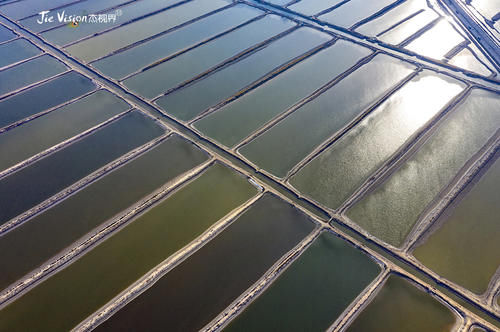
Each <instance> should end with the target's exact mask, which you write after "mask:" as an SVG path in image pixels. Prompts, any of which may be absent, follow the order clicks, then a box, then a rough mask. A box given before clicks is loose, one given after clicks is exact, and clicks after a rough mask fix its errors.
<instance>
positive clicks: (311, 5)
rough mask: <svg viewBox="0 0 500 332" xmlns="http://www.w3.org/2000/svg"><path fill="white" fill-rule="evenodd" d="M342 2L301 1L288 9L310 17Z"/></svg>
mask: <svg viewBox="0 0 500 332" xmlns="http://www.w3.org/2000/svg"><path fill="white" fill-rule="evenodd" d="M343 1H344V0H301V1H299V2H297V3H294V4H292V5H290V6H288V8H289V9H291V10H293V11H296V12H299V13H301V14H304V15H307V16H312V15H314V14H318V13H319V12H322V11H323V10H326V9H328V8H331V7H334V6H337V5H338V4H340V3H341V2H343Z"/></svg>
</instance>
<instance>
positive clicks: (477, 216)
mask: <svg viewBox="0 0 500 332" xmlns="http://www.w3.org/2000/svg"><path fill="white" fill-rule="evenodd" d="M499 155H500V154H498V155H497V158H498V156H499ZM470 187H471V188H469V189H470V192H469V193H467V194H466V195H465V197H460V198H458V199H457V202H456V203H455V205H454V206H452V207H450V208H449V209H448V210H447V211H446V212H445V214H443V216H442V217H441V220H440V222H442V223H444V224H443V225H442V226H441V227H440V228H439V229H437V230H436V231H435V232H434V233H433V234H432V235H431V236H430V238H429V239H427V241H425V242H424V243H423V244H422V245H420V246H419V247H417V248H416V249H415V251H414V252H413V255H414V256H415V257H416V258H417V259H418V260H420V261H421V262H422V263H424V264H425V265H426V266H428V267H429V268H431V269H432V270H433V271H435V272H437V273H438V274H439V275H440V276H443V277H445V278H447V279H449V280H451V281H453V282H455V283H457V284H459V285H461V286H464V287H465V288H467V289H469V290H471V291H473V292H475V293H478V294H482V293H484V292H485V291H486V289H487V288H488V284H489V283H490V280H491V278H492V277H493V275H494V274H495V272H496V271H497V269H498V267H499V266H500V255H499V254H498V253H499V252H500V241H499V239H500V222H498V216H499V215H500V206H499V204H498V188H500V160H498V159H497V161H496V162H495V163H494V164H493V165H492V166H491V167H490V168H489V169H488V171H487V173H486V174H484V175H483V176H482V178H481V179H480V180H479V182H478V183H477V184H473V185H471V186H470ZM460 199H462V200H460Z"/></svg>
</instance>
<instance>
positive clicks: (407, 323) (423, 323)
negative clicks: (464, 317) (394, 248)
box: [347, 275, 456, 332]
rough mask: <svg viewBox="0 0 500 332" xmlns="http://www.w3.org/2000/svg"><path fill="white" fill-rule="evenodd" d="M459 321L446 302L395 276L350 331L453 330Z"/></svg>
mask: <svg viewBox="0 0 500 332" xmlns="http://www.w3.org/2000/svg"><path fill="white" fill-rule="evenodd" d="M424 317H425V319H424ZM455 322H456V317H455V315H454V313H453V312H452V311H451V310H450V309H449V308H448V307H446V306H445V305H444V304H442V303H441V302H439V301H438V300H436V299H434V298H433V297H432V296H431V295H429V294H428V293H426V292H424V291H423V290H421V289H419V288H417V287H416V286H414V285H413V284H412V283H410V282H409V281H408V280H407V279H405V278H403V277H400V276H396V275H391V276H390V277H389V279H387V281H386V282H385V284H384V286H383V287H382V289H381V290H380V292H379V293H378V294H377V295H376V297H375V298H374V299H373V300H372V302H371V303H370V304H368V306H367V307H366V308H365V309H364V310H363V311H362V312H361V314H360V315H359V316H358V317H357V318H356V319H355V320H354V322H353V323H352V324H351V326H349V327H348V328H347V332H357V331H359V332H366V331H370V332H379V331H380V332H401V331H405V332H422V331H426V332H445V331H450V332H451V331H452V330H453V327H454V325H455Z"/></svg>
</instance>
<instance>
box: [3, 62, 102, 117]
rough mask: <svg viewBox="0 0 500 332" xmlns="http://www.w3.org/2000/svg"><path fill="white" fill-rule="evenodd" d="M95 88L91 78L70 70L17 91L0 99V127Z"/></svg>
mask: <svg viewBox="0 0 500 332" xmlns="http://www.w3.org/2000/svg"><path fill="white" fill-rule="evenodd" d="M95 88H96V85H95V84H94V83H93V82H92V81H91V80H89V79H88V78H86V77H85V76H83V75H81V74H79V73H77V72H74V71H71V72H69V73H66V74H63V75H61V76H58V77H56V78H54V79H52V80H49V81H47V82H45V83H43V84H40V85H37V86H35V87H32V88H30V89H28V90H24V91H22V92H19V93H17V94H15V95H12V96H10V97H8V98H5V99H2V100H0V127H5V126H8V125H10V124H12V123H15V122H17V121H20V120H22V119H24V118H27V117H29V116H32V115H35V114H37V113H40V112H42V111H44V110H46V109H49V108H51V107H54V106H57V105H59V104H63V103H65V102H67V101H69V100H71V99H73V98H76V97H78V96H81V95H83V94H85V93H88V92H90V91H92V90H94V89H95Z"/></svg>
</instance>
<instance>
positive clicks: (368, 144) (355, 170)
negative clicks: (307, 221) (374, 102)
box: [291, 72, 465, 209]
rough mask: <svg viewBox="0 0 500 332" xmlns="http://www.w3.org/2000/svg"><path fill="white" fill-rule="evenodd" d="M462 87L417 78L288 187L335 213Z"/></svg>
mask: <svg viewBox="0 0 500 332" xmlns="http://www.w3.org/2000/svg"><path fill="white" fill-rule="evenodd" d="M464 88H465V86H464V85H463V84H462V83H460V82H458V81H455V80H452V79H448V78H447V77H445V76H437V75H435V74H433V73H431V72H423V73H420V74H418V76H416V77H415V78H413V79H412V80H411V81H410V82H408V83H406V84H405V85H404V86H403V87H402V88H401V89H399V90H397V91H396V92H395V93H394V94H392V95H391V96H390V97H389V98H388V99H386V100H385V101H384V102H383V103H382V104H380V106H378V107H377V108H376V109H375V110H374V111H373V112H372V113H370V114H369V115H368V116H367V117H366V118H364V119H363V120H362V121H361V122H360V123H359V124H357V125H356V126H355V127H354V128H353V129H351V130H350V131H349V132H348V133H347V134H346V135H344V136H342V137H341V138H340V139H339V140H337V141H336V142H334V143H333V144H332V145H331V146H329V147H328V148H327V149H326V150H324V151H323V152H322V153H321V154H320V155H318V156H317V157H315V158H314V159H313V160H312V161H310V162H309V163H308V164H306V165H305V166H304V168H302V169H301V170H300V171H299V172H298V173H297V174H295V176H293V177H292V179H291V184H292V185H293V186H294V187H295V188H297V189H298V190H299V191H300V192H302V193H304V194H306V195H307V196H309V197H311V198H313V199H314V200H315V201H318V202H320V203H321V204H324V205H325V206H327V207H329V208H332V209H337V208H338V207H339V206H340V205H341V204H342V203H343V202H344V201H345V200H346V199H348V198H349V197H350V196H351V195H352V194H353V193H354V192H355V191H356V189H357V188H359V187H360V186H361V185H362V184H363V182H364V181H366V180H367V179H368V178H369V177H370V176H371V175H372V174H373V173H374V172H375V171H376V170H377V169H379V168H380V167H381V166H382V165H383V163H384V162H386V161H387V160H388V159H389V158H390V157H391V156H392V155H393V154H394V153H395V152H396V151H397V150H398V149H399V148H401V146H403V145H404V144H406V143H408V140H409V139H410V138H411V137H412V136H413V135H414V134H415V133H416V132H417V131H418V130H419V129H420V128H422V126H424V125H425V124H426V123H427V122H428V121H429V120H431V119H432V118H433V117H434V116H436V115H437V114H438V113H439V112H440V111H441V110H442V109H443V107H444V106H445V105H446V104H447V103H449V102H450V101H451V99H452V98H453V97H455V96H456V95H458V94H459V93H460V92H461V91H462V90H463V89H464ZM436 91H439V93H436ZM422 96H426V99H425V100H422ZM382 206H383V204H382V205H381V207H382Z"/></svg>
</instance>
